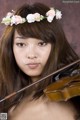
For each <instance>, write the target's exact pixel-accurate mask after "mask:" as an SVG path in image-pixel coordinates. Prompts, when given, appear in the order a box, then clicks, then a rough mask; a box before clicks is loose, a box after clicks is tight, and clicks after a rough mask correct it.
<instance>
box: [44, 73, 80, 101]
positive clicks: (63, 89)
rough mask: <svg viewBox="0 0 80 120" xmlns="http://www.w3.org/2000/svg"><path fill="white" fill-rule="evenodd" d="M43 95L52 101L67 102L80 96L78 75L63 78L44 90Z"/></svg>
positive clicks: (79, 76)
mask: <svg viewBox="0 0 80 120" xmlns="http://www.w3.org/2000/svg"><path fill="white" fill-rule="evenodd" d="M44 93H45V95H46V96H47V97H48V98H49V99H50V100H53V101H56V102H57V101H67V100H68V99H70V98H72V97H75V96H79V95H80V74H79V75H74V76H68V77H63V78H62V79H60V80H59V81H56V82H55V83H53V84H51V85H49V86H48V87H47V88H46V89H45V90H44Z"/></svg>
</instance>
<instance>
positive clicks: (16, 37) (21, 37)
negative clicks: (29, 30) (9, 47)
mask: <svg viewBox="0 0 80 120" xmlns="http://www.w3.org/2000/svg"><path fill="white" fill-rule="evenodd" d="M14 39H23V40H24V39H25V37H23V36H15V37H14Z"/></svg>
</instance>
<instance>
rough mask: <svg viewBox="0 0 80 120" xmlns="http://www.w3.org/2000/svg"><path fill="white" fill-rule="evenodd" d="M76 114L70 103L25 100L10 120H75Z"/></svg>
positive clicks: (13, 112) (14, 110) (14, 111)
mask: <svg viewBox="0 0 80 120" xmlns="http://www.w3.org/2000/svg"><path fill="white" fill-rule="evenodd" d="M75 114H76V112H75V110H74V108H73V107H72V105H71V104H70V103H65V102H58V103H56V102H51V101H49V100H48V99H43V98H40V99H38V100H33V101H27V100H24V101H23V102H22V103H21V104H20V105H19V106H18V107H17V108H16V109H13V110H12V111H11V114H10V120H23V118H24V120H45V118H46V120H53V119H54V120H75V119H74V116H75Z"/></svg>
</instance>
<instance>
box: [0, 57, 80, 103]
mask: <svg viewBox="0 0 80 120" xmlns="http://www.w3.org/2000/svg"><path fill="white" fill-rule="evenodd" d="M79 62H80V59H79V60H77V61H75V62H73V63H71V64H69V65H67V66H65V67H63V68H60V69H59V70H57V71H55V72H53V73H51V74H49V75H47V76H45V77H44V78H42V79H40V80H38V81H36V82H34V83H32V84H30V85H28V86H26V87H24V88H22V89H20V90H18V91H15V92H13V93H12V94H10V95H8V96H6V97H5V98H3V99H1V100H0V103H1V102H3V101H5V100H7V99H9V98H11V97H13V96H14V95H16V94H18V93H21V92H23V91H24V90H26V89H28V88H30V87H32V86H33V85H35V84H37V83H40V82H42V81H43V80H45V79H46V78H48V77H50V76H52V75H55V74H56V73H59V72H61V71H62V70H65V69H67V68H69V67H71V66H72V65H75V64H77V63H79ZM43 92H44V94H45V95H46V96H47V97H48V98H49V99H50V100H53V101H67V100H68V99H70V98H72V97H75V96H80V73H79V74H76V75H73V76H67V77H63V78H62V79H60V80H59V81H56V82H54V83H52V84H51V85H49V86H47V87H46V88H45V89H44V90H43Z"/></svg>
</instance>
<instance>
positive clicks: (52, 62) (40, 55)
mask: <svg viewBox="0 0 80 120" xmlns="http://www.w3.org/2000/svg"><path fill="white" fill-rule="evenodd" d="M14 14H15V15H14ZM61 16H62V14H61V12H60V11H58V10H55V9H54V8H51V9H50V8H49V7H47V6H45V5H43V4H41V3H35V4H33V5H24V6H21V7H20V8H19V9H18V10H17V11H16V13H14V11H13V12H12V13H8V14H7V16H6V17H5V18H3V20H2V23H5V24H6V25H8V26H7V28H6V30H5V32H4V34H3V36H2V38H1V43H0V82H1V85H0V97H1V99H2V98H4V97H5V96H7V95H9V94H11V93H12V92H14V91H17V90H19V89H21V88H23V87H25V86H28V85H29V84H31V83H33V82H35V81H38V80H39V79H40V78H43V77H45V76H46V75H48V74H50V73H52V72H54V71H56V70H57V69H59V68H61V67H63V66H65V65H68V64H69V63H71V62H73V61H75V60H77V59H78V56H77V55H76V54H75V52H74V51H73V50H72V48H71V47H70V45H69V43H68V41H67V40H66V37H65V35H64V32H63V30H62V27H61V25H60V24H59V21H58V19H61ZM77 68H78V65H75V66H73V67H72V68H69V69H67V70H66V71H63V72H61V73H60V77H57V75H54V76H51V77H49V78H47V79H45V80H44V81H43V82H40V83H38V84H36V85H34V86H32V87H31V88H29V89H28V90H25V91H24V92H22V93H19V94H16V95H15V96H14V97H11V98H10V99H7V100H6V101H3V102H2V103H1V108H0V109H1V112H7V113H8V115H9V118H8V119H10V120H18V119H19V120H22V119H23V118H24V120H26V119H28V120H39V119H40V120H44V119H45V117H46V120H53V119H54V120H57V119H58V120H62V119H63V120H69V119H70V120H75V119H76V118H77V116H78V114H79V113H78V111H79V110H78V109H76V106H77V105H76V102H77V100H79V98H78V99H77V98H76V100H70V101H67V102H58V103H57V102H54V101H53V102H51V101H50V100H49V99H48V98H47V97H46V96H45V95H44V93H43V90H44V89H45V88H46V87H47V86H48V85H49V84H51V83H52V82H55V81H56V79H57V80H59V79H60V78H62V77H64V76H67V75H70V74H72V72H73V70H75V69H77ZM73 101H74V102H73ZM79 104H80V103H78V106H79ZM6 105H7V106H6ZM75 105H76V106H75ZM41 111H42V112H41ZM40 116H41V117H40ZM62 116H63V117H62Z"/></svg>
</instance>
